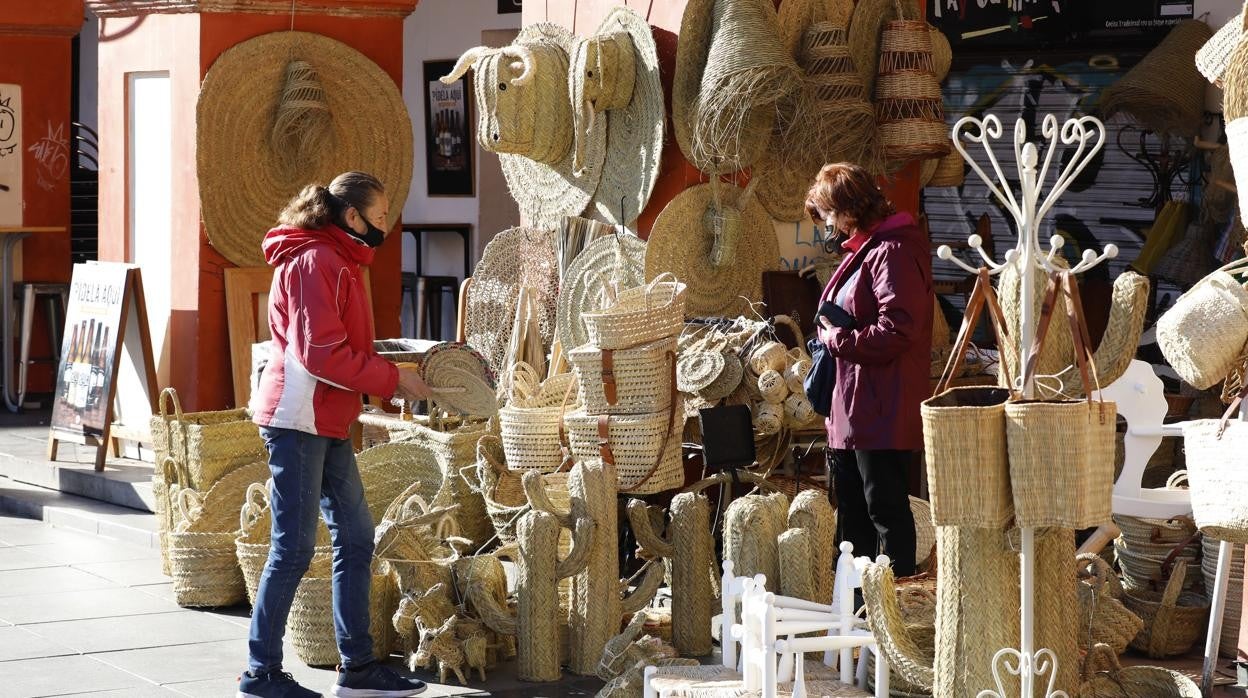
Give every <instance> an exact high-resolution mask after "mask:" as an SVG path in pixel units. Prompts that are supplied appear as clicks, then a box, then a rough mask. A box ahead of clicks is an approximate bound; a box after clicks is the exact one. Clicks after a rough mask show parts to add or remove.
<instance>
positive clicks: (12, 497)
mask: <svg viewBox="0 0 1248 698" xmlns="http://www.w3.org/2000/svg"><path fill="white" fill-rule="evenodd" d="M0 512H5V513H9V514H13V515H16V516H23V517H26V518H31V519H39V520H41V521H43V522H45V523H48V524H50V525H53V526H60V527H63V528H71V529H74V530H78V531H83V532H85V533H93V534H95V535H99V536H104V537H107V538H115V539H117V540H120V541H124V542H126V543H130V544H132V545H141V546H145V547H159V545H160V539H159V537H158V535H157V533H156V517H155V516H153V515H152V514H150V513H147V512H143V511H138V510H135V509H132V508H129V507H123V506H118V505H115V504H108V503H105V502H101V501H98V500H95V499H89V498H87V497H80V496H77V495H72V494H65V493H63V492H57V491H55V490H51V489H47V488H44V487H37V486H35V485H30V484H27V483H23V482H18V481H16V480H13V479H12V478H8V477H0Z"/></svg>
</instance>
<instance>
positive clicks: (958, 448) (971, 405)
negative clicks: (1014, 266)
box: [922, 269, 1014, 528]
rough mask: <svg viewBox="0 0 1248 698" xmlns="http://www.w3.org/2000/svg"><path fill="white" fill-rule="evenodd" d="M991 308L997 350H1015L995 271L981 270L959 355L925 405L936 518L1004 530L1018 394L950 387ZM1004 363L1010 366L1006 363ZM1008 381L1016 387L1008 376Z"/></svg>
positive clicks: (941, 522)
mask: <svg viewBox="0 0 1248 698" xmlns="http://www.w3.org/2000/svg"><path fill="white" fill-rule="evenodd" d="M985 309H986V310H987V311H988V314H989V320H990V322H991V323H992V329H993V332H994V334H995V335H996V337H997V347H998V348H999V349H1000V350H1001V351H1002V352H1005V351H1008V349H1007V342H1006V338H1007V336H1008V330H1007V327H1006V324H1005V318H1004V316H1003V315H1002V313H1001V306H1000V305H999V304H998V302H997V296H996V292H995V291H993V288H992V282H991V281H990V280H989V278H988V270H987V269H980V272H979V277H978V278H977V279H976V280H975V287H974V289H973V290H972V291H971V296H970V299H969V301H968V302H967V306H966V314H965V315H964V316H963V318H962V328H961V329H960V330H959V331H958V338H957V340H956V342H955V343H954V348H953V353H952V354H950V356H949V361H948V363H947V364H946V365H945V369H944V372H943V373H942V374H941V378H940V382H939V383H937V385H936V390H935V392H934V394H933V396H932V397H931V398H929V399H928V400H925V401H924V402H923V406H922V415H923V446H924V449H925V454H926V458H927V482H928V491H929V494H930V499H931V503H932V519H933V520H934V521H935V523H936V525H938V526H976V527H984V528H1004V527H1005V525H1006V524H1007V523H1009V521H1010V519H1011V518H1012V517H1013V515H1014V503H1013V500H1012V498H1011V495H1010V461H1009V453H1008V451H1007V449H1006V439H1005V403H1006V402H1007V401H1008V400H1009V399H1010V398H1011V396H1012V393H1011V391H1010V390H1009V389H1008V388H998V387H989V386H973V387H962V388H949V383H950V381H951V380H952V379H953V377H954V376H956V375H957V374H958V369H959V367H960V366H961V364H962V361H963V358H964V357H965V356H966V350H967V347H968V346H969V345H970V341H971V336H972V335H973V334H974V333H975V328H976V326H977V325H978V324H979V318H980V315H981V313H982V312H983V311H984V310H985ZM1001 367H1002V370H1007V369H1006V368H1005V364H1004V363H1002V364H1001ZM1007 373H1008V371H1007ZM1005 383H1006V385H1012V383H1011V382H1010V381H1009V380H1006V381H1005Z"/></svg>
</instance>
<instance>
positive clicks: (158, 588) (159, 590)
mask: <svg viewBox="0 0 1248 698" xmlns="http://www.w3.org/2000/svg"><path fill="white" fill-rule="evenodd" d="M131 588H132V589H134V590H135V591H141V592H143V593H144V594H148V595H150V596H155V597H156V598H158V599H163V600H165V601H168V602H169V603H175V602H176V601H177V600H176V599H175V598H174V596H173V582H164V583H162V584H138V585H135V586H133V587H131Z"/></svg>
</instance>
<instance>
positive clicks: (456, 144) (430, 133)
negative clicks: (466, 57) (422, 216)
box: [425, 60, 476, 196]
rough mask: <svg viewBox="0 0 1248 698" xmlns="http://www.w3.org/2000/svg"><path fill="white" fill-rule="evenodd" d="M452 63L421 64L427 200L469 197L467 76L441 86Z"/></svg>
mask: <svg viewBox="0 0 1248 698" xmlns="http://www.w3.org/2000/svg"><path fill="white" fill-rule="evenodd" d="M454 67H455V61H454V60H444V61H425V174H426V178H425V181H426V182H427V183H428V195H429V196H472V195H473V183H474V178H473V173H472V153H473V151H474V150H476V145H475V140H474V139H473V136H472V127H471V124H472V115H471V113H470V109H469V105H468V76H467V75H465V76H464V77H462V78H460V79H459V80H456V81H455V82H453V83H451V84H450V85H443V84H442V82H441V81H439V80H438V78H440V77H442V76H443V75H446V74H447V73H450V72H451V70H452V69H453V68H454Z"/></svg>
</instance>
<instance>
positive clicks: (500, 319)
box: [464, 228, 559, 372]
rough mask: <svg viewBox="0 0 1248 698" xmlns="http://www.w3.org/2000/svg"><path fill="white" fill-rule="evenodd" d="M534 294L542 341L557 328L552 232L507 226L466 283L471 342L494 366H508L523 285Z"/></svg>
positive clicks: (467, 327) (556, 277)
mask: <svg viewBox="0 0 1248 698" xmlns="http://www.w3.org/2000/svg"><path fill="white" fill-rule="evenodd" d="M521 286H527V287H528V288H529V289H531V290H532V292H533V293H534V294H536V296H537V299H538V301H539V304H540V305H541V307H542V316H541V322H540V327H541V335H542V344H543V345H544V346H546V347H549V346H550V344H551V342H552V341H553V339H554V334H555V315H556V313H555V309H556V306H557V300H558V296H559V265H558V262H557V261H556V259H555V244H554V236H553V234H552V233H549V232H546V231H544V230H538V229H536V228H509V229H507V230H504V231H503V232H501V233H499V234H498V235H496V236H495V237H494V239H493V240H491V241H490V243H489V244H488V245H486V246H485V250H484V251H483V252H482V254H481V261H480V262H478V263H477V266H476V268H475V269H474V270H473V274H472V283H471V284H469V286H468V300H467V311H466V315H467V317H466V318H465V321H464V325H465V328H464V329H465V338H466V339H467V341H468V345H469V346H470V347H472V348H473V349H476V350H477V351H479V352H481V355H482V356H484V357H485V358H486V360H487V361H488V362H489V366H490V368H491V369H492V370H494V371H495V372H499V371H502V370H504V369H506V368H507V367H506V366H503V365H502V363H503V362H504V361H505V360H506V356H507V342H508V340H510V339H511V327H512V324H513V322H514V321H515V319H516V305H517V303H518V301H519V297H520V287H521Z"/></svg>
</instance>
